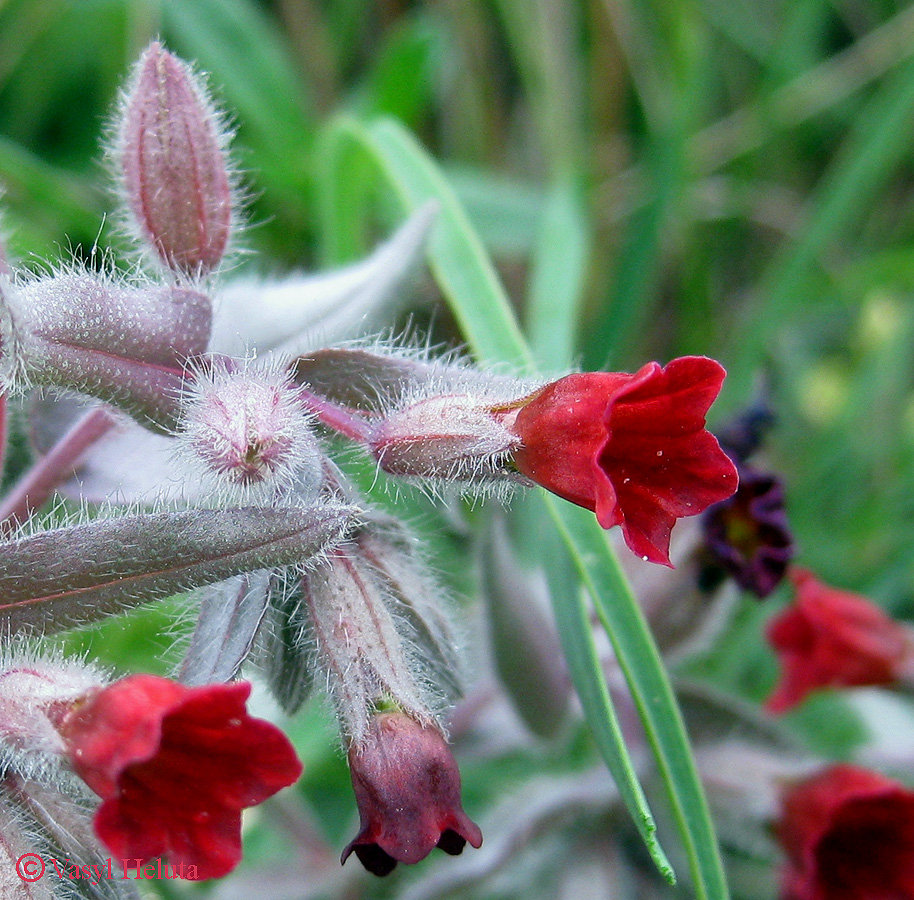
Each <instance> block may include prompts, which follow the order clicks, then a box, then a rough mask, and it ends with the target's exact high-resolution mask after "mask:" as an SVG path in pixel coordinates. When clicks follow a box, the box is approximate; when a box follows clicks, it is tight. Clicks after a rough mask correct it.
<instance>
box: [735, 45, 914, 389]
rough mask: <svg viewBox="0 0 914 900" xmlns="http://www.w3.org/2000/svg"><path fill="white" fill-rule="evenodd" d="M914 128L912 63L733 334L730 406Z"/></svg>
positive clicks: (852, 141) (876, 108) (831, 173)
mask: <svg viewBox="0 0 914 900" xmlns="http://www.w3.org/2000/svg"><path fill="white" fill-rule="evenodd" d="M912 123H914V62H912V61H908V62H906V63H905V64H904V65H902V66H901V67H899V68H898V70H897V71H896V72H895V73H894V74H893V76H892V77H891V78H887V79H886V80H885V81H884V82H883V83H882V85H881V86H880V88H879V89H878V91H877V92H876V93H875V94H874V95H873V97H872V98H871V99H870V100H869V101H868V103H867V105H866V106H865V107H863V108H862V109H861V111H860V112H859V113H858V115H857V117H856V121H855V125H854V129H853V131H852V132H851V134H850V135H849V136H848V138H847V139H846V140H845V142H844V144H843V145H842V147H841V148H840V150H839V151H838V153H837V155H836V157H835V160H834V162H833V163H832V165H831V167H830V168H829V170H828V171H827V172H826V173H825V175H824V176H823V177H822V179H821V180H820V183H819V185H818V186H817V188H816V192H815V195H814V196H813V198H812V200H811V202H810V204H809V208H810V210H811V212H810V215H809V218H808V220H807V222H806V224H805V226H804V227H803V228H802V229H800V231H799V236H798V238H797V240H796V241H795V242H793V243H791V244H789V245H787V246H786V247H785V249H784V250H783V251H782V252H781V253H780V254H779V255H778V256H777V257H776V258H775V260H774V261H773V263H772V264H771V266H770V268H769V270H768V271H767V273H766V274H765V277H764V279H763V280H762V283H761V285H760V286H759V289H758V293H759V295H760V297H761V298H762V300H763V302H762V303H760V304H758V307H757V312H756V314H755V315H754V316H753V318H752V320H751V321H749V322H747V323H746V324H745V326H744V327H743V328H741V329H739V332H738V333H737V334H736V335H735V336H734V337H735V339H736V340H737V341H738V342H739V346H738V352H737V351H734V352H733V353H732V354H731V358H732V364H731V365H730V366H729V379H728V391H727V394H728V401H729V403H730V404H731V405H736V404H738V403H743V402H745V401H746V399H747V398H748V397H749V395H750V394H751V391H752V386H753V378H754V375H755V373H756V371H757V370H758V367H759V365H760V363H761V362H762V361H763V360H764V358H765V355H766V353H767V352H768V349H769V347H770V346H771V343H772V339H773V337H774V336H775V335H776V334H777V333H778V332H779V331H781V329H782V327H783V325H784V323H785V322H787V321H790V320H791V318H792V317H793V316H795V315H796V314H797V313H800V312H801V311H802V310H803V309H804V308H805V307H806V306H807V305H808V303H809V297H810V292H809V291H808V290H807V289H808V286H809V282H810V278H811V276H812V275H814V274H815V273H816V272H818V271H819V259H820V257H821V255H822V254H823V253H825V252H827V251H828V250H830V249H832V248H833V247H834V244H835V242H836V241H838V240H840V239H841V238H843V237H847V236H849V235H850V233H851V229H852V228H853V227H854V226H855V225H856V224H858V223H859V222H860V220H861V219H862V218H863V217H864V216H867V215H869V214H870V212H871V204H872V202H873V199H874V198H875V197H876V196H877V193H878V191H879V189H880V188H881V187H882V186H883V184H884V183H885V181H886V180H887V179H888V177H889V176H890V175H891V173H892V172H893V171H894V170H895V169H896V168H897V167H898V166H899V165H900V164H901V163H902V162H903V161H904V160H906V159H907V157H908V153H909V137H908V136H909V134H910V131H911V126H912Z"/></svg>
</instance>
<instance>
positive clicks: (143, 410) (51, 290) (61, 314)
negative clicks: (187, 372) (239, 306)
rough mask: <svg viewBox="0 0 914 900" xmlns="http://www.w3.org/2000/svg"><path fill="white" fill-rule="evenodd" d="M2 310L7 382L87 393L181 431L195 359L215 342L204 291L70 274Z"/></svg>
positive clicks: (45, 281)
mask: <svg viewBox="0 0 914 900" xmlns="http://www.w3.org/2000/svg"><path fill="white" fill-rule="evenodd" d="M0 304H2V305H3V306H4V311H5V315H4V316H2V318H5V319H6V322H7V325H6V328H5V329H4V331H5V334H4V336H3V343H2V345H0V355H2V362H3V370H4V374H5V376H6V380H8V381H12V382H14V383H15V382H19V381H23V382H25V384H28V385H48V386H53V387H60V388H68V389H70V390H75V391H79V392H81V393H85V394H89V395H91V396H93V397H96V398H98V399H100V400H104V401H106V402H109V403H113V404H115V405H117V406H119V407H121V408H122V409H124V410H125V411H127V412H128V413H130V414H131V415H133V416H134V417H136V418H138V419H139V420H140V421H141V422H143V423H144V424H146V425H150V426H152V427H155V428H157V429H158V430H164V431H167V430H169V429H170V428H172V427H173V426H174V424H175V417H176V414H177V407H178V399H179V396H180V393H181V389H182V385H183V380H184V369H185V366H186V363H187V360H188V359H189V358H190V357H193V356H196V355H197V354H200V353H202V352H203V351H204V350H205V349H206V345H207V342H208V340H209V329H210V319H211V307H210V301H209V298H208V297H207V296H206V295H205V294H201V293H199V292H197V291H193V290H188V289H185V288H181V287H131V286H126V285H121V284H118V283H117V282H115V281H114V280H112V279H108V278H101V277H97V276H94V275H90V274H88V273H81V272H64V273H62V274H59V275H55V276H53V277H51V278H37V279H34V280H32V281H29V282H26V283H25V284H23V285H22V286H21V287H19V288H17V289H15V290H12V291H11V292H10V293H7V292H4V294H3V296H2V298H0Z"/></svg>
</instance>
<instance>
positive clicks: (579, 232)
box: [526, 179, 589, 372]
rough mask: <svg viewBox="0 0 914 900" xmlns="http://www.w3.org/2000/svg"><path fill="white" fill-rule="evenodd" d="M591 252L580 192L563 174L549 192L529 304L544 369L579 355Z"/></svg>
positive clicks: (537, 353) (560, 366)
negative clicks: (577, 341)
mask: <svg viewBox="0 0 914 900" xmlns="http://www.w3.org/2000/svg"><path fill="white" fill-rule="evenodd" d="M588 252H589V246H588V234H587V222H586V220H585V215H584V209H583V204H582V203H581V198H580V195H579V193H578V191H577V189H576V186H575V185H574V183H573V182H572V181H571V180H570V179H559V180H557V181H556V183H555V184H554V185H553V186H552V189H551V190H550V191H549V193H548V194H547V196H546V202H545V207H544V209H543V215H542V221H541V223H540V232H539V239H538V240H537V243H536V254H535V256H534V257H533V270H532V272H531V274H530V285H529V289H528V302H527V306H526V313H527V333H528V334H529V335H530V345H531V348H532V349H533V353H534V356H535V357H536V361H537V363H538V365H539V367H540V369H541V370H542V371H544V372H557V371H559V370H561V369H564V368H567V367H568V366H569V365H570V364H571V362H572V361H573V359H574V352H575V351H574V348H575V334H576V331H577V323H578V314H579V310H580V306H581V299H582V297H583V290H584V276H585V273H586V269H587V258H588Z"/></svg>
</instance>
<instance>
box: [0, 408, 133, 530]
mask: <svg viewBox="0 0 914 900" xmlns="http://www.w3.org/2000/svg"><path fill="white" fill-rule="evenodd" d="M116 422H117V420H116V419H115V418H114V416H112V415H111V413H110V412H108V410H107V409H105V408H104V407H101V406H99V407H96V408H95V409H93V410H91V411H90V412H88V413H86V414H85V415H84V416H83V417H82V418H81V419H79V420H78V421H77V422H76V423H75V424H74V425H73V426H72V427H71V428H70V429H69V430H68V431H67V433H66V434H65V435H64V436H63V437H62V438H61V439H60V440H59V441H58V442H57V443H56V444H55V445H54V446H53V447H52V448H51V450H50V451H48V453H46V454H45V455H44V456H43V457H42V458H41V459H39V460H38V462H36V463H35V465H34V466H32V468H31V469H29V470H28V471H27V472H26V473H25V474H24V475H23V476H22V478H21V479H20V480H19V481H18V483H17V484H16V485H15V486H14V487H13V489H12V490H11V491H10V493H9V495H8V496H7V497H5V498H4V499H3V502H2V503H0V532H5V533H9V532H10V531H12V529H13V528H15V527H16V526H17V525H20V524H22V523H23V522H25V521H26V519H28V517H29V516H30V515H31V514H32V512H34V510H36V509H38V507H40V506H41V505H42V504H43V503H44V502H45V501H46V500H47V499H48V498H49V497H50V496H51V494H52V493H53V492H54V489H55V488H56V487H57V486H58V485H59V484H60V483H61V482H63V481H64V480H65V479H66V478H69V477H70V476H71V475H72V474H73V472H74V471H75V469H76V467H77V466H78V465H79V463H80V462H81V461H82V458H83V455H84V454H85V452H86V451H87V450H88V449H89V448H90V447H91V446H92V445H93V444H94V443H95V442H96V441H97V440H99V439H100V438H102V437H103V436H104V435H106V434H107V433H108V432H109V431H110V430H111V429H112V428H113V427H114V425H115V424H116Z"/></svg>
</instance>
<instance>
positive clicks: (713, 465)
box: [511, 356, 738, 565]
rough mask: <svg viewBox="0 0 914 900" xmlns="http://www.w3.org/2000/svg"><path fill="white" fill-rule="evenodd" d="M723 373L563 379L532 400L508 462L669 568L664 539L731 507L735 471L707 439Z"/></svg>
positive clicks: (702, 365)
mask: <svg viewBox="0 0 914 900" xmlns="http://www.w3.org/2000/svg"><path fill="white" fill-rule="evenodd" d="M725 374H726V373H725V372H724V370H723V368H722V367H721V366H720V364H719V363H717V362H715V361H714V360H712V359H706V358H705V357H701V356H685V357H681V358H679V359H674V360H673V361H672V362H671V363H669V364H668V365H667V366H665V367H663V368H661V367H660V366H659V365H658V364H657V363H648V364H647V365H646V366H644V367H643V368H642V369H640V370H639V371H638V372H636V373H635V374H634V375H630V374H625V373H618V372H590V373H585V374H581V375H567V376H566V377H565V378H561V379H559V380H558V381H555V382H553V383H552V384H549V385H547V386H546V387H545V388H543V389H542V390H540V391H539V392H538V393H536V394H534V395H533V397H532V398H531V399H530V400H529V401H527V402H526V403H525V404H524V405H523V406H521V407H520V409H519V410H518V412H517V416H516V418H515V419H514V421H513V423H512V425H511V428H512V430H513V431H514V432H515V433H516V434H517V435H518V437H519V438H520V440H521V441H522V443H523V446H522V447H521V448H520V449H519V450H517V451H515V452H514V457H513V458H514V462H515V465H516V466H517V469H518V470H519V471H520V472H521V473H522V474H523V475H526V476H527V477H528V478H530V479H531V480H532V481H535V482H536V483H537V484H540V485H542V486H543V487H545V488H546V489H547V490H550V491H552V492H553V493H555V494H558V495H559V496H560V497H564V498H565V499H566V500H570V501H571V502H572V503H576V504H578V505H579V506H583V507H586V508H587V509H592V510H594V512H595V513H596V514H597V519H598V521H599V522H600V524H601V525H602V526H603V527H604V528H611V527H612V526H613V525H621V526H622V533H623V535H624V537H625V542H626V544H628V546H629V547H630V548H631V550H632V551H634V552H635V553H637V554H638V555H639V556H642V557H643V558H645V559H648V560H650V561H652V562H656V563H663V564H664V565H670V559H669V546H670V530H671V529H672V527H673V525H674V523H675V522H676V520H677V519H678V518H681V517H683V516H694V515H697V514H698V513H700V512H702V511H703V510H705V509H706V508H707V507H708V506H710V505H711V504H712V503H717V502H719V501H720V500H724V499H726V498H727V497H729V496H730V495H731V494H732V493H733V492H734V491H735V490H736V487H737V483H738V478H737V473H736V467H735V466H734V465H733V463H732V461H731V460H730V458H729V457H728V456H727V455H726V454H725V453H724V452H723V450H721V449H720V446H719V444H718V443H717V439H716V438H715V437H714V435H712V434H711V433H710V432H709V431H706V430H705V415H706V413H707V411H708V407H709V406H710V405H711V403H713V402H714V399H715V398H716V397H717V395H718V393H719V392H720V388H721V385H722V383H723V380H724V376H725Z"/></svg>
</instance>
